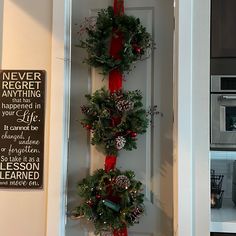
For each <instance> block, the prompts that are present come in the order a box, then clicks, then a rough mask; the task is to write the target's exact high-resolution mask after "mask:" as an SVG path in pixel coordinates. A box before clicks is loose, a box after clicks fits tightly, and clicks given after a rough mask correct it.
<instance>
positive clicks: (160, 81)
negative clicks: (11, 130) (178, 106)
mask: <svg viewBox="0 0 236 236" xmlns="http://www.w3.org/2000/svg"><path fill="white" fill-rule="evenodd" d="M112 4H113V1H112V0H73V6H72V9H73V13H72V18H73V19H72V22H73V23H72V27H73V29H72V34H73V35H72V39H73V41H72V78H71V120H70V143H69V162H68V210H71V209H73V207H74V206H76V205H77V204H78V196H77V194H76V185H77V183H78V181H79V180H81V179H82V178H84V177H86V175H87V174H88V173H92V172H93V170H95V169H97V168H103V166H104V156H103V155H102V154H100V153H98V152H97V151H96V150H95V148H94V147H91V146H90V145H89V137H88V136H87V132H86V131H85V130H84V129H83V128H82V127H81V125H80V119H81V112H80V106H81V105H82V104H84V103H85V102H86V101H85V98H84V95H85V94H86V93H90V92H91V91H95V90H96V89H99V88H101V86H102V85H103V84H105V85H106V84H107V80H104V81H102V80H101V76H99V74H98V73H97V71H96V70H94V69H92V70H90V69H89V68H88V67H87V66H86V65H84V64H82V60H83V57H84V56H85V52H84V51H83V50H81V49H80V48H77V47H74V45H75V44H76V43H78V42H77V32H78V30H79V24H80V23H81V22H82V21H83V20H84V18H85V17H88V16H92V15H96V13H97V11H98V10H99V9H101V8H106V7H107V6H108V5H112ZM125 12H126V14H129V15H134V16H136V17H139V18H140V19H141V22H142V24H143V25H144V26H146V28H147V30H148V31H149V32H150V33H151V34H152V35H153V36H154V40H155V42H156V48H157V49H156V50H155V51H154V52H153V54H152V56H151V57H150V58H149V59H148V60H145V61H141V62H138V63H137V65H136V68H135V69H134V70H133V71H132V73H130V74H129V75H128V76H126V82H124V84H123V87H124V88H125V89H129V90H135V89H140V90H141V91H142V93H143V96H144V104H145V105H146V108H149V107H151V106H153V105H157V107H158V110H160V111H161V112H162V113H163V114H164V116H163V117H161V116H159V115H157V116H155V117H154V120H153V123H152V125H151V126H150V127H149V129H148V131H147V133H146V134H145V135H142V136H139V137H138V149H137V150H134V151H124V152H122V153H121V154H120V155H119V158H118V162H117V167H118V168H121V169H123V170H127V169H131V170H134V171H135V173H136V178H137V179H139V180H141V181H142V182H143V184H144V193H145V197H146V203H145V205H146V215H145V216H144V217H142V218H141V220H140V224H138V225H136V226H134V227H132V228H129V235H130V236H136V235H139V236H172V235H173V200H172V198H173V190H172V189H173V181H172V177H173V173H172V172H173V171H172V166H173V161H172V160H173V158H172V152H173V145H172V124H173V114H172V110H173V106H172V97H173V93H172V90H173V89H172V73H173V72H172V67H173V59H172V58H173V46H172V45H173V29H174V28H173V22H174V20H173V19H174V18H173V0H145V1H143V0H125ZM98 77H100V78H98ZM78 235H79V236H85V235H93V234H91V233H88V228H87V225H86V224H85V223H84V222H82V221H72V220H70V219H68V221H67V225H66V236H78Z"/></svg>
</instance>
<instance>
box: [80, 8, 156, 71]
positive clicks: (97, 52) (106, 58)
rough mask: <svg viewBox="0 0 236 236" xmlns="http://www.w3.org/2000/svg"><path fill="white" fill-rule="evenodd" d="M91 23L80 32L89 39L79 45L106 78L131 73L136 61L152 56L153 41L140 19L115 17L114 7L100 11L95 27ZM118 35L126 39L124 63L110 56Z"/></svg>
mask: <svg viewBox="0 0 236 236" xmlns="http://www.w3.org/2000/svg"><path fill="white" fill-rule="evenodd" d="M91 22H93V21H89V20H87V21H86V23H85V24H84V25H81V28H80V33H81V34H83V33H84V32H86V36H87V38H86V39H85V40H81V42H80V44H79V46H80V47H82V48H85V49H86V50H87V52H88V58H86V59H85V60H84V62H85V63H87V64H88V65H90V66H93V67H98V68H101V69H102V74H104V75H106V74H108V73H109V72H110V71H111V70H113V69H118V70H119V71H120V72H122V73H123V72H125V71H127V72H129V71H130V70H131V66H132V64H133V63H134V62H136V61H137V60H141V59H142V58H143V57H144V56H146V57H148V56H149V55H150V51H151V50H150V49H152V48H153V41H152V39H151V35H150V34H149V33H148V32H147V31H146V28H145V27H144V26H142V25H141V23H140V20H139V18H135V17H133V16H128V15H126V14H123V15H118V16H117V15H114V10H113V8H112V7H108V8H107V9H103V10H101V11H100V12H98V17H97V19H96V22H95V25H94V24H91ZM114 29H116V30H114ZM117 32H119V33H121V34H122V37H123V49H122V50H121V51H120V60H117V59H115V58H113V57H112V56H110V55H109V45H110V40H111V37H112V35H113V36H115V35H116V34H117Z"/></svg>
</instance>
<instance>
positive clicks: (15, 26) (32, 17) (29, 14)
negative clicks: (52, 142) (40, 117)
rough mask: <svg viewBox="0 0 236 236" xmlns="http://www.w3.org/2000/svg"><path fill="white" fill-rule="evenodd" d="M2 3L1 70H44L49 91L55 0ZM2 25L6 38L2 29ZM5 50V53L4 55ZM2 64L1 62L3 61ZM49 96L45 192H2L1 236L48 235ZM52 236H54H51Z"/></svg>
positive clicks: (14, 0)
mask: <svg viewBox="0 0 236 236" xmlns="http://www.w3.org/2000/svg"><path fill="white" fill-rule="evenodd" d="M2 4H3V0H0V19H1V11H2V10H3V21H0V44H1V41H2V47H1V45H0V58H1V57H2V58H1V59H2V64H1V68H2V69H45V70H46V71H47V91H49V90H50V73H51V71H50V68H51V25H52V0H40V1H36V0H7V1H4V8H2V7H1V6H2ZM2 25H3V34H1V27H2ZM1 48H2V53H1ZM0 63H1V60H0ZM49 100H50V96H49V93H48V92H47V104H46V120H45V124H46V132H45V155H44V158H45V168H44V189H43V190H36V191H35V190H23V191H22V190H0V212H1V213H0V229H1V233H0V234H1V235H2V236H15V235H17V236H43V235H45V231H46V204H47V170H48V159H49V156H48V140H49V132H48V130H49V111H50V107H49ZM51 236H52V235H51Z"/></svg>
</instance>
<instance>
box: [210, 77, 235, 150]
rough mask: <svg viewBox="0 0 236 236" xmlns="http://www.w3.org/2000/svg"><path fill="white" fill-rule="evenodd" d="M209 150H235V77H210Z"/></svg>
mask: <svg viewBox="0 0 236 236" xmlns="http://www.w3.org/2000/svg"><path fill="white" fill-rule="evenodd" d="M211 149H222V150H224V149H229V150H235V149H236V75H235V76H229V75H213V76H211Z"/></svg>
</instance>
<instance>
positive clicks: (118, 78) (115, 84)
mask: <svg viewBox="0 0 236 236" xmlns="http://www.w3.org/2000/svg"><path fill="white" fill-rule="evenodd" d="M123 13H124V0H114V14H115V15H121V14H123ZM122 47H123V35H122V34H121V33H120V32H117V30H116V29H113V36H112V39H111V47H110V55H111V56H112V57H114V58H115V59H116V60H120V59H121V58H120V51H121V49H122ZM122 80H123V75H122V73H121V72H120V71H119V70H116V69H115V70H112V71H111V72H110V73H109V90H110V91H111V92H112V93H113V92H114V91H117V90H120V89H121V88H122Z"/></svg>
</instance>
